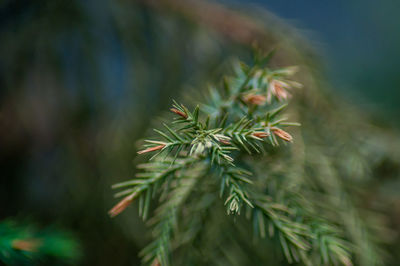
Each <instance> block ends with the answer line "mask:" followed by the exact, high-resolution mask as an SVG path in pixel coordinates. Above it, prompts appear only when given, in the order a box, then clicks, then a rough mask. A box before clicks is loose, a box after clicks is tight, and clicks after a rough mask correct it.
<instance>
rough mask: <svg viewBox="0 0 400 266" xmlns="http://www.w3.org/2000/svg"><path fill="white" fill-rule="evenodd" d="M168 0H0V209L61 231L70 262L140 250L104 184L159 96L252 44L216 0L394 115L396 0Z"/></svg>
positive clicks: (124, 261)
mask: <svg viewBox="0 0 400 266" xmlns="http://www.w3.org/2000/svg"><path fill="white" fill-rule="evenodd" d="M201 2H202V1H201ZM164 3H166V4H164ZM179 3H181V1H174V0H168V1H159V2H158V1H135V0H130V1H128V0H117V1H107V0H97V1H94V0H87V1H77V0H68V1H67V0H64V1H63V0H56V1H46V0H36V1H27V0H20V1H11V0H10V1H7V0H5V1H1V2H0V164H1V172H2V173H1V179H0V180H1V181H0V182H1V183H0V220H4V219H6V218H9V217H13V218H15V219H25V220H26V219H28V220H31V221H34V222H35V223H37V224H39V225H41V226H57V227H59V228H64V229H66V230H68V231H71V232H72V233H73V234H74V235H75V237H76V238H77V239H78V241H79V242H80V243H81V246H82V254H83V256H82V258H81V260H80V264H82V265H137V264H139V259H138V257H137V253H138V251H139V250H140V248H141V247H142V246H143V245H144V244H145V243H146V241H147V240H148V237H149V236H148V235H147V234H144V233H143V232H145V230H146V229H145V228H146V227H145V225H144V224H143V222H141V221H140V219H138V217H137V215H136V213H137V210H136V209H135V207H132V208H128V210H127V211H126V213H124V214H123V215H121V217H118V218H115V219H110V218H109V217H108V215H107V211H108V210H109V209H110V208H111V207H112V206H113V204H115V203H116V200H115V199H114V198H113V193H114V192H113V191H112V190H111V188H110V187H111V185H112V184H114V183H116V182H119V181H122V180H126V179H128V178H131V177H133V175H134V171H135V167H134V161H133V160H134V158H135V156H136V151H137V147H136V145H135V143H136V142H137V140H138V139H140V138H141V137H143V136H144V134H145V132H146V131H147V129H148V127H149V125H150V123H151V118H153V117H155V116H157V115H160V114H161V112H162V111H163V110H167V107H168V106H169V105H170V104H171V99H173V98H174V99H179V98H180V97H181V96H180V95H182V93H184V91H185V90H186V91H187V90H189V89H191V88H199V90H203V89H205V88H206V86H207V85H208V84H210V83H212V82H215V81H216V80H218V79H219V78H220V74H221V73H225V72H226V70H227V69H228V68H227V65H228V64H227V62H228V61H229V59H230V58H232V57H241V58H249V56H250V55H251V53H250V50H251V49H250V45H249V43H248V38H247V35H246V32H244V33H243V32H241V31H240V29H238V28H235V26H236V25H237V24H235V23H234V22H235V21H234V20H235V17H234V18H233V19H232V27H234V28H233V32H237V33H238V35H234V34H233V35H234V36H232V33H230V32H224V29H225V30H226V29H230V28H229V23H230V22H227V23H228V24H227V25H225V26H224V27H223V28H218V27H216V25H219V24H218V23H220V22H219V21H218V19H216V18H218V14H221V12H222V13H224V12H225V11H226V10H229V12H231V11H232V12H235V13H234V14H237V16H238V17H240V16H241V14H247V15H251V17H252V19H253V20H254V21H255V22H254V25H262V29H263V30H265V35H266V36H267V37H268V36H270V37H271V39H274V40H276V39H279V38H282V39H290V40H291V42H290V44H287V42H285V43H286V44H285V45H286V46H288V45H289V46H291V47H290V49H292V50H295V51H297V50H298V51H297V53H303V57H305V58H309V61H310V62H312V64H314V65H315V66H317V67H316V68H315V71H316V72H317V73H318V74H317V75H318V76H319V77H321V79H323V80H324V84H329V86H328V90H330V91H331V93H333V94H335V95H339V97H342V99H343V101H345V102H348V103H352V104H355V105H357V106H358V107H359V108H361V110H363V111H362V112H364V113H368V114H371V115H372V116H373V117H374V118H375V120H376V123H377V124H385V125H387V126H389V127H390V128H393V130H397V128H398V127H399V125H400V121H399V120H398V114H400V90H399V87H400V75H399V74H398V70H399V69H400V60H398V58H400V50H399V49H398V47H399V46H400V30H399V29H400V20H398V17H397V13H398V11H399V10H400V2H399V1H379V2H378V1H373V0H364V1H361V0H352V1H344V0H340V1H318V0H309V1H290V0H281V1H269V0H263V1H261V0H259V1H256V0H252V1H244V0H243V1H238V0H236V1H220V2H219V3H218V4H214V3H215V2H213V4H211V5H210V7H209V8H210V9H211V13H209V14H210V16H214V17H213V19H212V20H211V22H209V21H205V17H204V13H203V11H204V9H202V8H203V7H202V4H199V5H193V6H190V8H189V6H188V5H185V4H183V5H180V4H179ZM197 3H198V2H197ZM260 7H262V8H263V9H265V10H266V11H263V10H261V9H260ZM196 10H197V11H196ZM272 22H273V23H272ZM251 25H253V24H251ZM260 27H261V26H260ZM250 28H251V27H250ZM221 29H222V30H221ZM257 29H258V28H257ZM230 30H231V29H230ZM244 30H246V28H244ZM256 32H257V30H256ZM235 36H236V37H237V38H236V37H235ZM264 39H265V38H264ZM287 49H289V48H287ZM397 183H398V182H397ZM398 213H400V212H398ZM399 217H400V216H399Z"/></svg>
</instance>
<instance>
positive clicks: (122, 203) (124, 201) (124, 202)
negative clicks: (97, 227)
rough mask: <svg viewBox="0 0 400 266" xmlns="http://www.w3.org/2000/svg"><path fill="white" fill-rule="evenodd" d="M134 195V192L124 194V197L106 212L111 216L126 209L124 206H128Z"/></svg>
mask: <svg viewBox="0 0 400 266" xmlns="http://www.w3.org/2000/svg"><path fill="white" fill-rule="evenodd" d="M135 196H136V193H133V194H130V195H128V196H126V197H125V198H123V199H122V200H121V201H120V202H118V203H117V205H115V206H114V207H113V208H112V209H111V210H110V211H109V212H108V214H109V215H110V216H111V217H115V216H117V215H118V214H120V213H121V212H123V211H124V210H125V209H126V207H128V206H129V205H130V204H131V203H132V201H133V199H134V198H135Z"/></svg>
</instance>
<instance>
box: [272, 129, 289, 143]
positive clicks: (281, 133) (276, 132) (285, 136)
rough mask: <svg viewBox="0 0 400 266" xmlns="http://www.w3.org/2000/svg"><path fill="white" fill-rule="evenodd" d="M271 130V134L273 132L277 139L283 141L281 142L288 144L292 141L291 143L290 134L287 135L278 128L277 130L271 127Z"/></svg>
mask: <svg viewBox="0 0 400 266" xmlns="http://www.w3.org/2000/svg"><path fill="white" fill-rule="evenodd" d="M271 130H272V132H273V133H274V134H275V135H276V136H278V137H279V138H281V139H283V140H286V141H289V142H292V141H293V137H292V135H290V134H289V133H287V132H286V131H284V130H282V129H280V128H277V127H273V128H271Z"/></svg>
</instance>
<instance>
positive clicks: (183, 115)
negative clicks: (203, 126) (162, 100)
mask: <svg viewBox="0 0 400 266" xmlns="http://www.w3.org/2000/svg"><path fill="white" fill-rule="evenodd" d="M169 110H170V111H171V112H173V113H175V114H177V115H179V116H181V117H183V118H184V119H187V114H185V113H184V112H182V111H179V110H178V109H176V108H171V109H169Z"/></svg>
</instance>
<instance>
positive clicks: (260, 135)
mask: <svg viewBox="0 0 400 266" xmlns="http://www.w3.org/2000/svg"><path fill="white" fill-rule="evenodd" d="M251 135H253V136H254V137H257V138H260V139H262V138H266V137H268V136H269V134H268V133H267V132H265V131H257V132H254V133H253V134H251Z"/></svg>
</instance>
